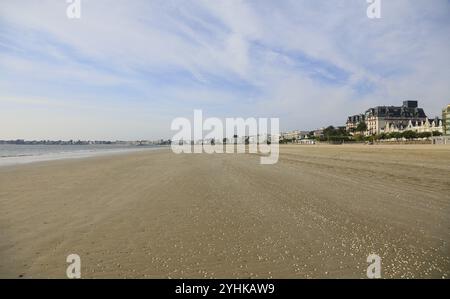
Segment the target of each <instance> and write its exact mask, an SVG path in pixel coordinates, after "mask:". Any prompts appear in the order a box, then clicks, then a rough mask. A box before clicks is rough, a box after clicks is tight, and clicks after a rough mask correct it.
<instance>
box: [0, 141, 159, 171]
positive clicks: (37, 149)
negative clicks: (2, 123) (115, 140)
mask: <svg viewBox="0 0 450 299" xmlns="http://www.w3.org/2000/svg"><path fill="white" fill-rule="evenodd" d="M157 148H160V147H159V146H120V145H15V144H1V145H0V167H1V166H8V165H17V164H26V163H33V162H42V161H52V160H61V159H77V158H86V157H92V156H100V155H109V154H118V153H126V152H134V151H142V150H150V149H157Z"/></svg>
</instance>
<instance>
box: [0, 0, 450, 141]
mask: <svg viewBox="0 0 450 299" xmlns="http://www.w3.org/2000/svg"><path fill="white" fill-rule="evenodd" d="M68 5H69V4H68V3H66V1H65V0H40V1H35V0H0V139H29V140H34V139H56V140H59V139H63V140H68V139H85V140H94V139H96V140H138V139H139V140H141V139H159V138H170V137H171V136H173V135H174V134H175V132H173V131H171V130H170V124H171V122H172V120H173V119H174V118H176V117H189V118H192V117H193V110H194V109H202V110H203V115H204V117H205V118H206V117H219V118H223V117H278V118H279V119H280V128H281V129H282V130H283V131H287V130H295V129H301V130H312V129H315V128H320V127H323V126H328V125H335V126H338V125H344V124H345V122H346V119H347V116H349V115H352V114H357V113H361V112H364V111H365V110H367V109H368V108H370V107H373V106H378V105H401V103H402V101H403V100H418V101H419V105H420V106H421V107H423V108H424V109H425V112H426V113H427V115H428V116H429V117H435V116H439V115H440V113H441V110H442V108H443V107H444V106H446V105H447V104H450V83H449V79H450V54H449V53H450V1H448V0H431V1H430V0H414V1H410V0H381V18H380V19H370V18H368V17H367V14H366V11H367V8H368V6H369V4H368V3H367V1H366V0H334V1H329V0H292V1H290V0H249V1H238V0H196V1H189V0H152V1H149V0H132V1H130V0H115V1H110V0H81V18H80V19H69V18H68V17H67V14H66V10H67V7H68Z"/></svg>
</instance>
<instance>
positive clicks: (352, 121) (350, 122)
mask: <svg viewBox="0 0 450 299" xmlns="http://www.w3.org/2000/svg"><path fill="white" fill-rule="evenodd" d="M365 121H366V116H365V115H364V114H356V115H352V116H349V117H348V119H347V123H346V124H345V127H346V130H347V132H353V131H355V130H356V128H357V127H358V125H359V124H360V123H361V122H365Z"/></svg>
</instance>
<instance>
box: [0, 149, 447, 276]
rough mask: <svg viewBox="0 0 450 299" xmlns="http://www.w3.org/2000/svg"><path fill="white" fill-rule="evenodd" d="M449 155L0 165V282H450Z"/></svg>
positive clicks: (411, 152)
mask: <svg viewBox="0 0 450 299" xmlns="http://www.w3.org/2000/svg"><path fill="white" fill-rule="evenodd" d="M449 215H450V147H449V146H431V145H414V146H413V145H409V146H406V145H404V146H401V145H396V146H368V145H344V146H325V145H321V146H282V147H281V154H280V160H279V162H278V163H277V164H275V165H260V163H259V157H258V156H257V155H253V154H215V155H209V154H189V155H188V154H184V155H175V154H173V153H172V152H171V151H170V149H161V150H156V151H142V152H136V153H128V154H120V155H114V156H103V157H91V158H85V159H77V160H59V161H48V162H40V163H33V164H27V165H18V166H8V167H2V168H0V227H1V229H0V278H18V277H24V278H65V277H66V268H67V266H68V264H67V263H66V257H67V256H68V255H69V254H71V253H76V254H78V255H79V256H80V257H81V273H82V277H83V278H167V277H171V278H181V277H183V278H271V277H272V278H365V277H366V270H367V267H368V265H369V263H368V262H367V257H368V255H369V254H372V253H375V254H378V255H379V256H380V257H381V258H382V277H383V278H448V277H449V275H450V246H449V242H450V216H449Z"/></svg>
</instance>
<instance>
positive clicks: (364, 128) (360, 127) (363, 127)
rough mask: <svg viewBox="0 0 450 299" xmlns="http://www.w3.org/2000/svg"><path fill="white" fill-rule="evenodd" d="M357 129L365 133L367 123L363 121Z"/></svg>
mask: <svg viewBox="0 0 450 299" xmlns="http://www.w3.org/2000/svg"><path fill="white" fill-rule="evenodd" d="M356 131H357V132H360V133H361V134H363V133H364V132H365V131H367V124H366V123H365V122H364V121H362V122H360V123H359V124H358V125H357V126H356Z"/></svg>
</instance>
